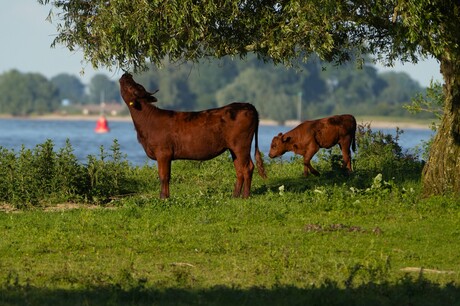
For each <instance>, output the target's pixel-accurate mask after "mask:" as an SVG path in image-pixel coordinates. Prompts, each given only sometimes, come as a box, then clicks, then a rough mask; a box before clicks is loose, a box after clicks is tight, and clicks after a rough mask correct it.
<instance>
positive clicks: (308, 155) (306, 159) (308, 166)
mask: <svg viewBox="0 0 460 306" xmlns="http://www.w3.org/2000/svg"><path fill="white" fill-rule="evenodd" d="M318 150H319V147H313V148H309V149H308V150H307V152H305V155H304V156H303V165H304V170H303V175H304V176H308V171H310V172H311V173H313V174H314V175H316V176H319V172H318V171H317V170H316V169H315V168H313V166H312V165H311V163H310V161H311V159H312V158H313V156H314V155H315V154H316V152H318Z"/></svg>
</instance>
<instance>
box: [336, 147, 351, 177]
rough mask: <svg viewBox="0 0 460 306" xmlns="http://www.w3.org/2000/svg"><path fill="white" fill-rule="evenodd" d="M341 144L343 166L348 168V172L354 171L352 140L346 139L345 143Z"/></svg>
mask: <svg viewBox="0 0 460 306" xmlns="http://www.w3.org/2000/svg"><path fill="white" fill-rule="evenodd" d="M339 145H340V149H341V150H342V156H343V168H347V169H348V172H352V169H351V151H350V145H351V141H346V142H344V143H343V144H339Z"/></svg>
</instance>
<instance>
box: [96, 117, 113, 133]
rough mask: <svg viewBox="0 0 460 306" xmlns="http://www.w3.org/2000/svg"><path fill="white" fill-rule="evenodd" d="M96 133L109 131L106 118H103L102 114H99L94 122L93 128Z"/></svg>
mask: <svg viewBox="0 0 460 306" xmlns="http://www.w3.org/2000/svg"><path fill="white" fill-rule="evenodd" d="M94 131H95V132H96V133H101V134H102V133H107V132H109V131H110V129H109V125H108V123H107V119H105V117H104V115H101V116H100V117H99V119H98V120H97V122H96V128H95V129H94Z"/></svg>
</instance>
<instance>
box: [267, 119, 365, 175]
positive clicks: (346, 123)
mask: <svg viewBox="0 0 460 306" xmlns="http://www.w3.org/2000/svg"><path fill="white" fill-rule="evenodd" d="M355 133H356V120H355V117H353V116H352V115H337V116H332V117H327V118H322V119H318V120H311V121H304V122H302V123H301V124H299V125H298V126H297V127H295V128H294V129H292V130H290V131H289V132H287V133H285V134H282V133H279V134H278V136H275V137H274V138H273V140H272V144H271V147H270V153H269V154H268V156H270V158H275V157H278V156H281V155H283V154H284V153H286V152H288V151H292V152H294V153H296V154H299V155H302V156H303V163H304V172H303V173H304V175H308V170H310V172H311V173H313V174H314V175H319V172H318V171H317V170H315V169H314V168H313V167H312V165H311V163H310V160H311V159H312V158H313V156H314V155H315V154H316V152H318V150H319V149H320V148H326V149H329V148H331V147H332V146H334V145H336V144H339V146H340V149H341V150H342V155H343V167H346V168H347V169H348V171H350V172H351V171H352V169H351V152H350V146H352V148H353V151H355V150H356V144H355Z"/></svg>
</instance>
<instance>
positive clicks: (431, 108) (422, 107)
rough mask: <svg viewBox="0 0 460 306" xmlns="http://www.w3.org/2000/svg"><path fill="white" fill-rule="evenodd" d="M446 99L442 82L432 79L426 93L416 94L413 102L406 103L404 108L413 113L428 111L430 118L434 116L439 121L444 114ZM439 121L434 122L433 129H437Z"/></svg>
mask: <svg viewBox="0 0 460 306" xmlns="http://www.w3.org/2000/svg"><path fill="white" fill-rule="evenodd" d="M444 99H445V96H444V92H443V89H442V84H441V83H440V82H433V80H432V81H431V82H430V86H429V87H428V88H427V89H426V93H425V94H421V93H419V94H418V95H416V96H415V97H414V98H413V99H412V101H411V104H407V105H405V106H404V108H405V109H407V110H408V111H410V112H411V113H413V114H419V113H427V114H428V116H429V118H433V117H434V118H436V120H437V121H440V120H441V119H442V116H443V114H444V110H443V105H444ZM437 123H438V122H433V123H432V130H433V131H436V130H437V127H436V125H437Z"/></svg>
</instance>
